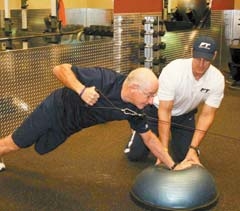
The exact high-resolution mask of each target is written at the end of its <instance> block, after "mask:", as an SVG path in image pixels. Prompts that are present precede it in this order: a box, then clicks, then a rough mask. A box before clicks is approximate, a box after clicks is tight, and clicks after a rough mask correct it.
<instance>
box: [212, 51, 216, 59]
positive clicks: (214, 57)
mask: <svg viewBox="0 0 240 211" xmlns="http://www.w3.org/2000/svg"><path fill="white" fill-rule="evenodd" d="M216 57H217V51H215V52H214V56H213V58H212V60H213V61H214V60H215V59H216Z"/></svg>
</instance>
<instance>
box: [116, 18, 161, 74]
mask: <svg viewBox="0 0 240 211" xmlns="http://www.w3.org/2000/svg"><path fill="white" fill-rule="evenodd" d="M159 15H160V14H155V13H154V14H141V13H136V14H114V50H115V53H114V55H115V56H116V57H115V60H116V61H117V62H118V64H119V71H120V72H123V73H128V72H129V71H131V70H132V69H134V68H136V67H138V66H139V62H138V61H139V57H140V51H139V43H140V42H142V40H141V39H142V38H141V37H140V30H141V29H142V19H143V18H144V16H156V17H158V16H159Z"/></svg>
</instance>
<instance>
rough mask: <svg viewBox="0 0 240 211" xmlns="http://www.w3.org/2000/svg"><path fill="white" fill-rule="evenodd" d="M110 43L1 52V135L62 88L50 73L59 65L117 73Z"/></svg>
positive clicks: (100, 41)
mask: <svg viewBox="0 0 240 211" xmlns="http://www.w3.org/2000/svg"><path fill="white" fill-rule="evenodd" d="M112 46H113V42H112V40H107V39H106V40H95V41H91V42H86V43H80V44H76V45H54V46H47V47H41V48H32V49H26V50H17V51H8V52H0V58H1V60H0V61H1V66H0V74H1V78H0V90H1V92H0V135H1V136H4V135H7V134H8V133H9V132H11V131H12V130H13V129H14V128H15V127H16V126H18V125H19V124H20V122H21V121H22V120H23V119H24V118H25V117H26V116H27V115H28V114H29V113H30V112H31V111H32V110H33V109H34V108H35V107H36V106H37V104H39V102H40V101H42V100H43V99H44V98H45V97H46V96H47V95H48V94H49V93H50V92H51V91H52V90H54V89H55V88H57V87H60V86H61V84H60V83H59V82H58V81H57V80H56V79H55V78H54V76H53V74H52V69H53V67H54V66H55V65H57V64H61V63H71V64H76V65H81V66H102V67H107V68H112V69H116V66H115V65H114V62H113V47H112Z"/></svg>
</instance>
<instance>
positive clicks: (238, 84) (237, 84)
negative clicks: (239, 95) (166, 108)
mask: <svg viewBox="0 0 240 211" xmlns="http://www.w3.org/2000/svg"><path fill="white" fill-rule="evenodd" d="M229 88H230V89H236V90H240V81H234V82H233V83H232V84H231V85H230V86H229Z"/></svg>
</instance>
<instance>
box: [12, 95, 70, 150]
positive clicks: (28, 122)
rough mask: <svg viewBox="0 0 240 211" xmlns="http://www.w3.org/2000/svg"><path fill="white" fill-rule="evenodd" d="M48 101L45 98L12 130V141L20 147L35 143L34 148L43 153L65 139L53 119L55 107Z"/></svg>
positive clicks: (65, 136)
mask: <svg viewBox="0 0 240 211" xmlns="http://www.w3.org/2000/svg"><path fill="white" fill-rule="evenodd" d="M49 98H50V97H49ZM48 101H49V100H48V98H47V100H45V101H44V102H43V103H41V104H40V105H39V106H38V107H37V108H36V109H35V110H34V111H33V112H32V113H31V114H30V115H29V116H28V117H27V118H26V119H25V120H24V121H23V123H22V124H21V125H20V126H19V127H18V128H17V129H16V130H15V131H14V132H13V135H12V138H13V141H14V143H15V144H16V145H17V146H19V147H20V148H26V147H30V146H32V145H33V144H35V150H36V151H37V152H38V153H39V154H45V153H47V152H49V151H51V150H53V149H55V148H56V147H57V146H58V145H60V144H62V143H63V142H64V141H65V140H66V139H67V137H68V136H67V135H66V134H64V132H63V130H62V129H61V127H60V126H59V124H58V123H57V122H58V121H57V120H54V116H55V110H56V107H55V106H53V104H52V105H50V106H49V103H48Z"/></svg>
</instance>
